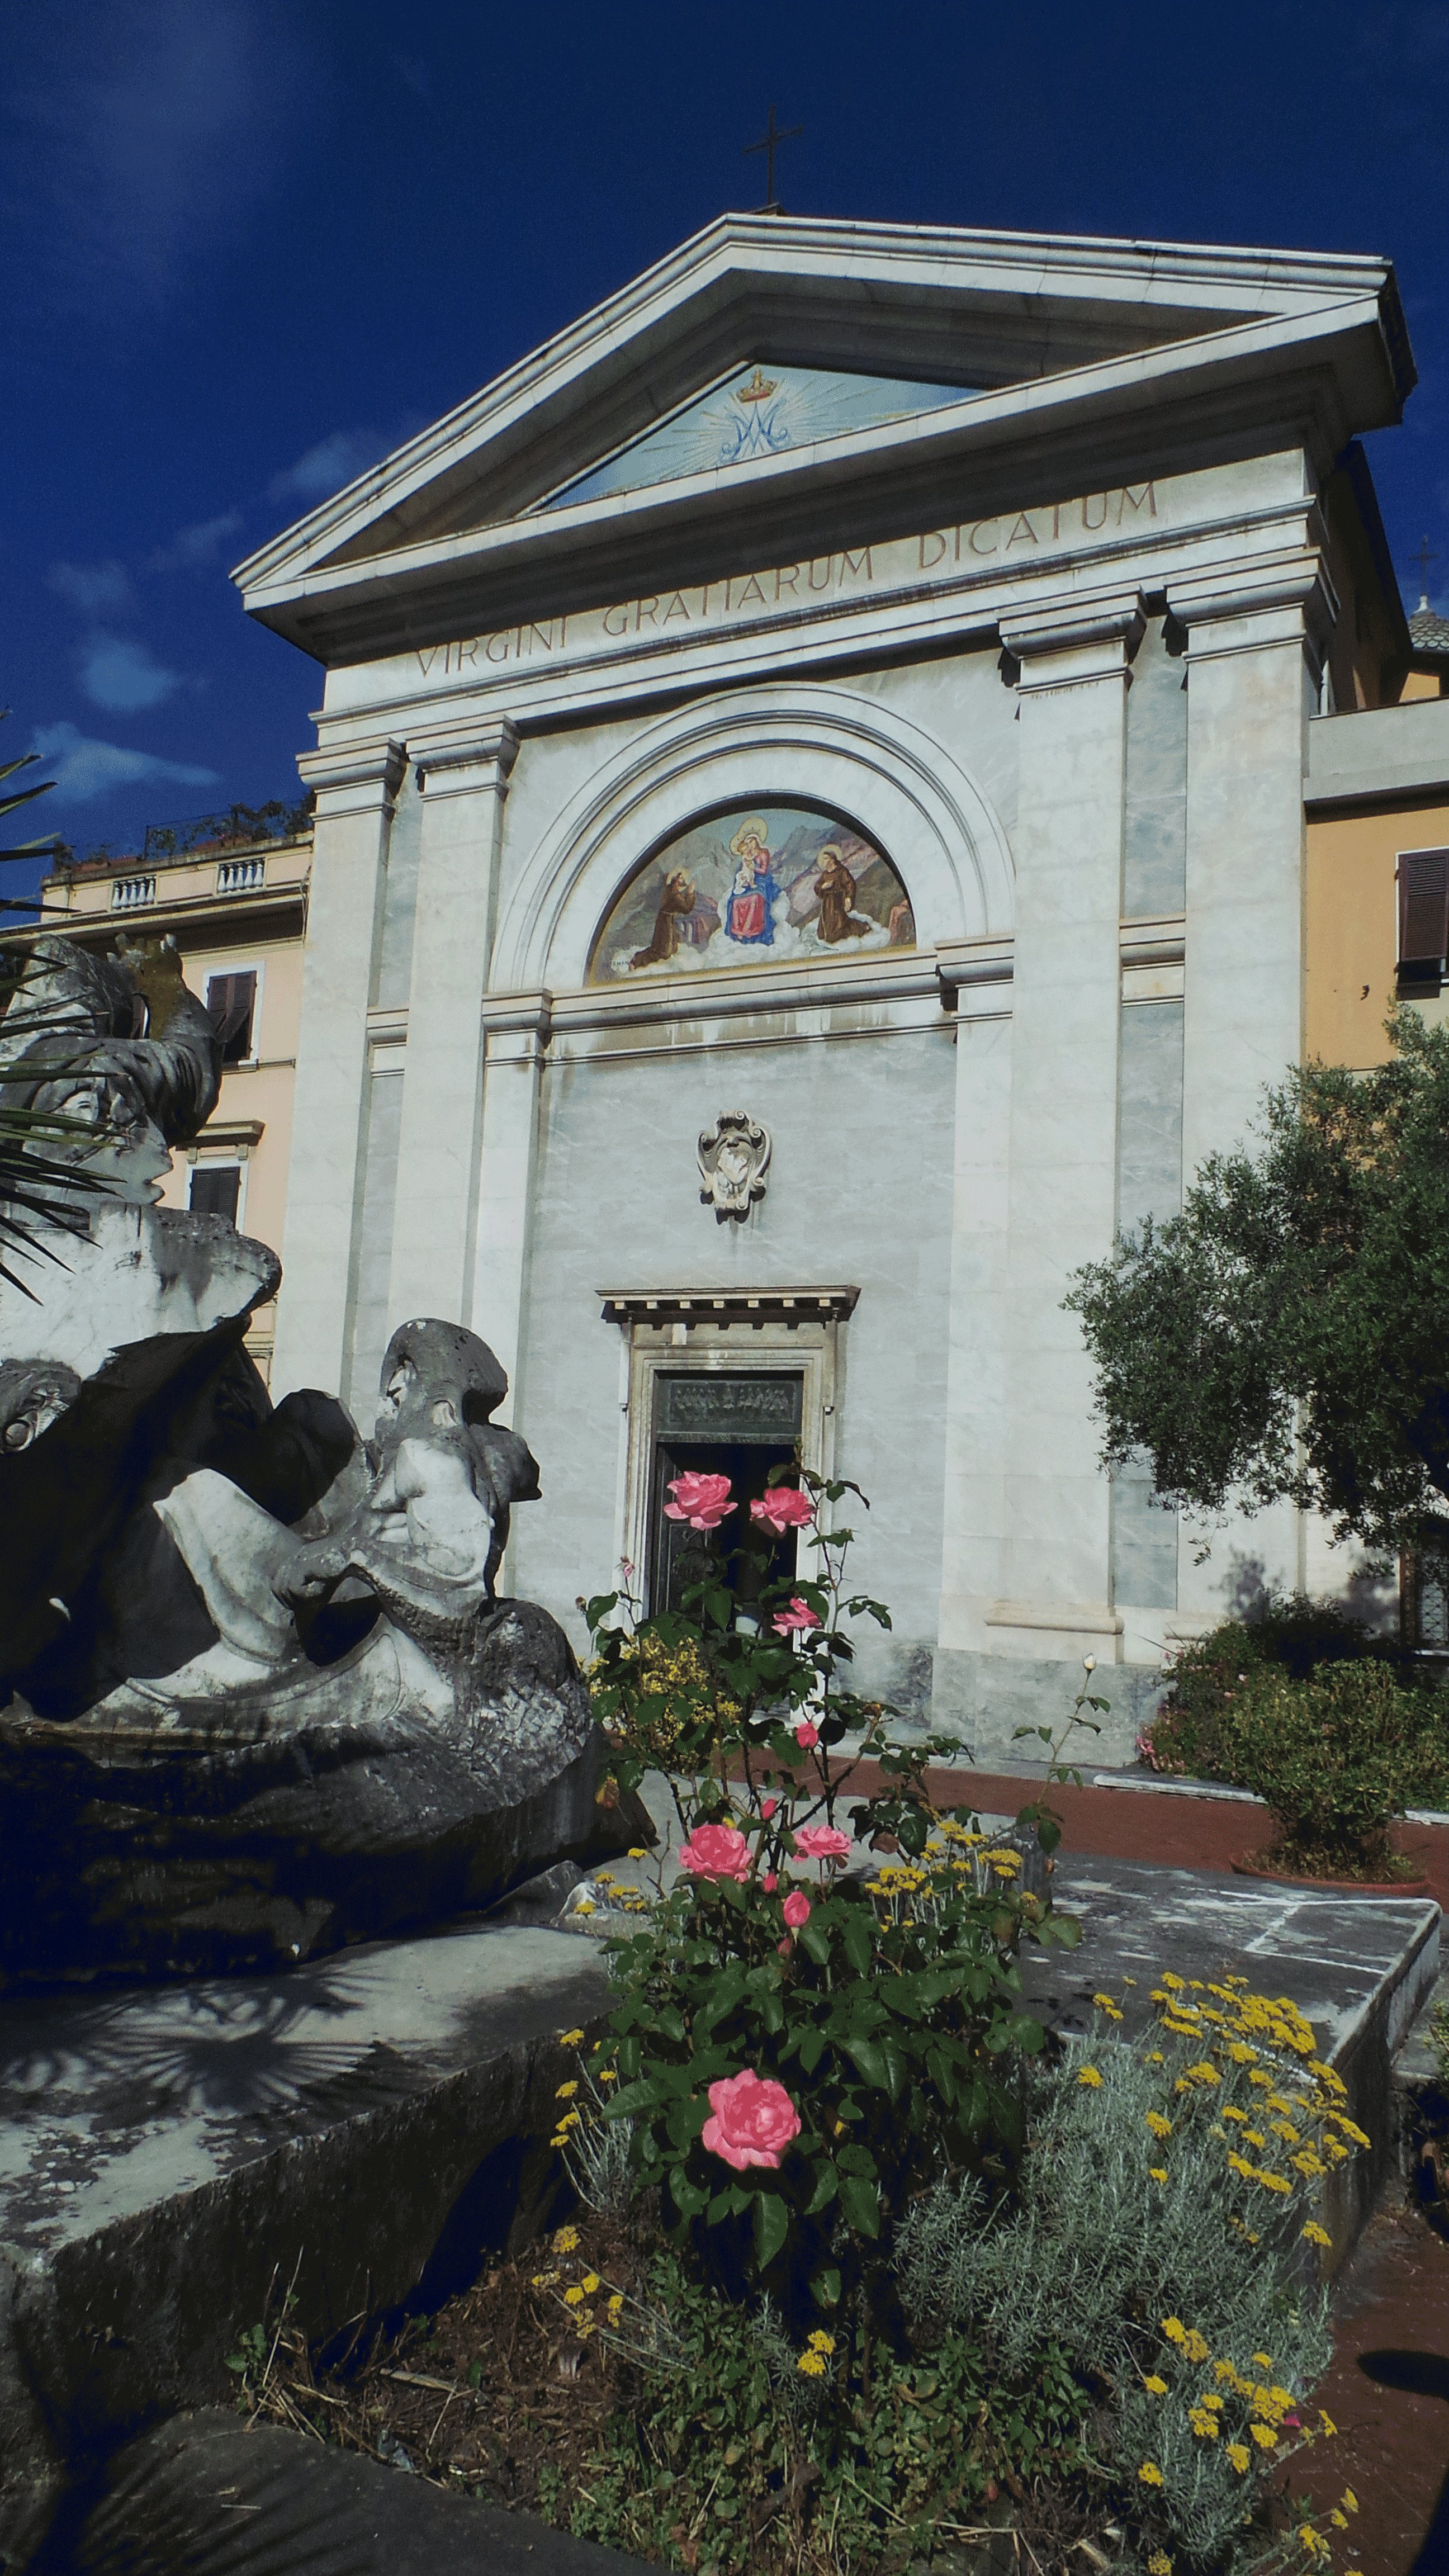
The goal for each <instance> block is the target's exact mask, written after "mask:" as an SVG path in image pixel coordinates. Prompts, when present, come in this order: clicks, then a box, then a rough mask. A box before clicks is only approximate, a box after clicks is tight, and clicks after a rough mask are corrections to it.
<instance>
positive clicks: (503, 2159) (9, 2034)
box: [0, 1926, 606, 2560]
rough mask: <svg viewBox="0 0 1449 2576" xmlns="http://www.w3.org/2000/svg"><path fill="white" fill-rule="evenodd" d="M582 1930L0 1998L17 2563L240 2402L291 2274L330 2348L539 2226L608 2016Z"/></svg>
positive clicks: (2, 2491)
mask: <svg viewBox="0 0 1449 2576" xmlns="http://www.w3.org/2000/svg"><path fill="white" fill-rule="evenodd" d="M605 1996H606V1986H605V1980H604V1972H603V1969H602V1966H601V1964H600V1962H599V1960H598V1958H597V1955H596V1954H595V1952H594V1951H593V1949H592V1948H591V1946H590V1945H589V1944H587V1943H585V1942H583V1941H580V1940H577V1939H573V1938H571V1937H570V1936H569V1935H567V1934H565V1933H557V1932H539V1931H530V1930H518V1929H498V1930H489V1929H487V1928H483V1927H478V1926H471V1927H469V1928H467V1929H465V1930H461V1931H458V1932H455V1933H447V1932H444V1933H440V1934H438V1935H437V1936H435V1937H434V1938H432V1939H424V1940H414V1941H407V1942H399V1943H396V1944H393V1945H379V1946H378V1947H376V1948H372V1949H367V1950H360V1951H354V1952H352V1953H349V1954H348V1955H347V1956H346V1957H343V1958H338V1959H333V1960H330V1961H327V1962H317V1963H312V1964H304V1965H303V1966H302V1967H300V1968H297V1969H294V1970H293V1971H292V1973H291V1974H290V1975H289V1976H287V1977H285V1978H265V1979H260V1978H259V1979H248V1980H242V1979H238V1980H235V1981H231V1980H227V1981H217V1982H212V1983H208V1984H202V1985H193V1986H189V1987H180V1988H177V1987H173V1988H163V1989H159V1990H157V1989H151V1990H143V1991H139V1992H138V1991H135V1990H132V1991H130V1992H127V1993H123V1994H114V1995H111V1996H108V1997H99V1996H79V1995H76V1996H67V1997H63V1998H60V1999H56V1998H53V1997H52V1998H48V1999H45V2000H44V2001H42V2000H41V1999H39V1998H34V1999H24V2000H13V2001H11V2002H10V2003H8V2004H7V2005H5V2006H4V2007H3V2009H0V2109H3V2114H4V2121H5V2125H4V2128H3V2130H0V2310H3V2315H0V2463H3V2465H0V2481H3V2485H0V2496H3V2499H4V2500H3V2501H0V2552H3V2553H7V2554H9V2555H11V2556H14V2557H17V2558H19V2559H21V2560H23V2558H24V2556H25V2554H26V2552H27V2550H28V2549H29V2548H31V2547H33V2546H34V2545H35V2543H36V2541H37V2540H38V2538H39V2535H40V2532H41V2530H42V2529H43V2528H44V2525H45V2522H46V2520H47V2518H48V2516H49V2513H50V2510H51V2507H52V2505H53V2503H54V2501H55V2498H56V2496H57V2495H58V2493H59V2491H60V2488H61V2486H62V2485H63V2483H64V2482H65V2481H66V2479H67V2478H68V2477H70V2476H73V2475H74V2474H75V2473H76V2472H77V2471H83V2470H84V2468H85V2466H86V2463H87V2462H88V2461H90V2460H92V2459H94V2458H97V2457H99V2456H101V2455H103V2454H105V2453H107V2452H109V2451H110V2450H112V2449H113V2448H114V2447H115V2446H116V2444H117V2443H118V2442H119V2441H121V2440H123V2439H125V2438H126V2437H127V2436H128V2435H131V2434H136V2433H140V2432H141V2431H143V2430H144V2429H145V2428H146V2427H147V2426H148V2425H150V2424H154V2423H156V2422H157V2421H158V2420H159V2419H161V2418H163V2417H165V2416H167V2415H170V2414H172V2413H174V2412H175V2411H176V2410H177V2409H178V2408H180V2407H183V2406H187V2405H196V2404H207V2403H215V2402H218V2401H220V2402H223V2403H224V2402H225V2401H226V2399H227V2398H228V2397H229V2396H230V2394H231V2388H232V2382H231V2379H230V2376H229V2374H228V2372H227V2370H226V2367H225V2362H226V2356H227V2354H228V2353H229V2352H232V2351H234V2350H235V2348H236V2344H237V2339H238V2336H239V2334H240V2333H241V2332H242V2331H243V2330H244V2329H245V2328H246V2327H247V2326H248V2325H251V2324H253V2323H256V2322H258V2321H259V2320H260V2319H261V2318H262V2316H263V2314H264V2313H265V2312H267V2309H268V2302H269V2301H270V2303H271V2311H270V2312H271V2313H272V2314H273V2315H276V2314H277V2312H278V2303H279V2302H280V2301H281V2299H282V2298H283V2296H284V2294H285V2293H286V2292H287V2291H288V2290H289V2289H290V2291H291V2295H292V2298H293V2302H294V2305H293V2308H292V2311H291V2313H292V2315H293V2316H294V2317H295V2319H296V2321H297V2322H298V2323H299V2324H300V2325H301V2326H302V2327H303V2328H304V2329H305V2331H306V2333H307V2334H308V2336H309V2337H312V2338H316V2339H325V2338H328V2337H332V2336H335V2335H339V2334H340V2333H341V2332H342V2331H343V2330H344V2329H350V2328H351V2327H352V2326H353V2325H354V2324H355V2323H356V2322H357V2321H358V2320H366V2319H368V2318H370V2317H375V2316H380V2315H383V2314H385V2313H386V2312H387V2311H388V2310H389V2309H390V2308H393V2307H395V2306H397V2305H398V2304H399V2303H400V2302H401V2301H403V2300H405V2299H407V2298H409V2297H410V2296H411V2295H413V2294H417V2295H418V2296H419V2297H421V2298H422V2299H424V2300H428V2299H430V2298H433V2297H439V2298H441V2297H445V2296H447V2295H448V2294H449V2293H450V2291H451V2290H452V2289H453V2288H454V2287H456V2286H459V2285H461V2283H462V2282H464V2281H466V2280H467V2279H469V2278H471V2277H472V2274H473V2273H474V2272H475V2271H476V2269H477V2265H478V2262H479V2260H480V2258H481V2256H482V2255H483V2253H484V2252H485V2251H486V2250H487V2249H488V2248H490V2247H496V2246H500V2245H505V2244H509V2243H515V2242H523V2241H526V2239H527V2236H528V2234H529V2232H530V2230H531V2228H532V2227H533V2226H535V2225H541V2224H542V2223H543V2222H544V2220H545V2219H546V2217H547V2212H548V2206H549V2200H550V2195H551V2194H552V2192H553V2191H554V2190H555V2189H556V2187H557V2179H558V2167H557V2160H556V2159H555V2158H554V2157H553V2156H552V2155H551V2152H550V2150H549V2146H548V2139H549V2136H550V2134H551V2131H552V2127H553V2122H554V2118H555V2115H556V2112H557V2103H556V2100H555V2095H554V2088H555V2086H556V2085H557V2084H558V2083H560V2082H561V2081H562V2080H563V2078H564V2076H565V2074H566V2073H567V2072H569V2071H570V2070H571V2066H572V2056H571V2053H566V2052H564V2051H562V2050H560V2049H559V2047H558V2046H557V2034H558V2033H559V2032H560V2031H562V2030H566V2029H568V2028H570V2027H572V2026H573V2025H575V2024H582V2023H587V2022H589V2021H591V2020H593V2019H594V2018H595V2017H597V2016H598V2015H599V2014H600V2013H601V2012H602V2010H603V2008H604V2003H605Z"/></svg>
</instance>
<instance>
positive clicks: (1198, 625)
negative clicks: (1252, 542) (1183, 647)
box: [1167, 546, 1338, 664]
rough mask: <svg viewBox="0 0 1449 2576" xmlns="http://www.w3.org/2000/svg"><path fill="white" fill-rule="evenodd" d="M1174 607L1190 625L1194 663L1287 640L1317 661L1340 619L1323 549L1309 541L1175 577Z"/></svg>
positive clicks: (1170, 599)
mask: <svg viewBox="0 0 1449 2576" xmlns="http://www.w3.org/2000/svg"><path fill="white" fill-rule="evenodd" d="M1167 607H1168V614H1169V615H1170V616H1171V617H1174V618H1175V619H1176V620H1177V623H1178V624H1179V626H1183V627H1185V628H1186V629H1187V659H1188V662H1189V664H1191V663H1193V662H1205V661H1212V660H1216V659H1217V658H1218V657H1219V656H1220V655H1223V654H1231V653H1264V652H1271V651H1272V650H1274V649H1275V648H1276V647H1279V646H1282V645H1285V644H1300V645H1302V646H1304V647H1305V648H1306V649H1308V650H1309V651H1310V652H1311V653H1312V655H1313V657H1314V659H1315V661H1317V660H1319V659H1321V658H1322V655H1323V652H1324V650H1325V649H1326V646H1327V643H1328V638H1329V636H1330V635H1331V633H1332V631H1333V627H1334V625H1335V622H1336V620H1337V617H1338V594H1337V592H1336V591H1335V589H1334V587H1333V583H1332V580H1331V579H1330V577H1329V572H1328V567H1327V565H1326V564H1325V563H1324V560H1323V557H1322V555H1321V554H1320V553H1319V552H1318V550H1317V548H1316V547H1313V546H1304V547H1301V548H1296V549H1295V550H1294V551H1293V552H1292V553H1291V554H1281V555H1274V556H1272V557H1271V558H1270V559H1269V560H1268V561H1267V562H1257V563H1254V562H1248V563H1237V564H1231V563H1230V564H1223V565H1220V566H1217V567H1215V568H1214V569H1213V570H1211V571H1206V572H1200V573H1188V574H1185V575H1184V576H1183V578H1182V579H1181V580H1179V581H1169V583H1168V585H1167Z"/></svg>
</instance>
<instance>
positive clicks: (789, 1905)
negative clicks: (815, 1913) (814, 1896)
mask: <svg viewBox="0 0 1449 2576" xmlns="http://www.w3.org/2000/svg"><path fill="white" fill-rule="evenodd" d="M780 1911H781V1913H782V1914H783V1915H784V1917H785V1921H786V1923H787V1924H788V1925H789V1927H790V1930H791V1931H792V1932H798V1931H799V1929H800V1926H801V1924H802V1923H808V1922H809V1920H810V1899H809V1897H808V1896H807V1895H806V1893H805V1890H804V1888H803V1887H792V1888H791V1890H790V1893H789V1895H788V1896H787V1897H786V1899H785V1902H784V1904H783V1905H782V1906H781V1908H780Z"/></svg>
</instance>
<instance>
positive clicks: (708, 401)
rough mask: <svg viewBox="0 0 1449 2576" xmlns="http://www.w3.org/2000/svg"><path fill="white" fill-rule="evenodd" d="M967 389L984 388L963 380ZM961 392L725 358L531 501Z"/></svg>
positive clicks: (553, 504) (626, 483)
mask: <svg viewBox="0 0 1449 2576" xmlns="http://www.w3.org/2000/svg"><path fill="white" fill-rule="evenodd" d="M971 390H984V388H972V389H971ZM963 399H964V390H963V388H962V387H961V386H960V385H932V384H921V383H918V382H916V381H915V380H914V379H913V378H911V377H907V376H869V375H861V374H859V373H856V372H852V371H848V370H843V369H840V368H834V367H781V366H771V367H768V368H766V367H763V366H762V365H761V364H760V362H759V360H758V359H756V361H755V363H754V365H753V366H750V365H748V364H747V365H746V366H745V367H744V368H743V370H741V369H740V368H738V367H732V368H731V369H730V370H729V372H728V374H727V375H725V376H722V377H721V378H720V380H719V382H718V383H717V384H713V385H711V386H710V387H709V389H708V390H707V392H705V393H702V394H697V395H696V396H695V397H694V399H693V400H692V401H691V402H687V403H683V404H681V406H680V408H679V410H678V411H677V412H675V413H674V414H673V416H672V417H671V418H670V419H668V420H665V421H661V423H660V425H659V427H658V428H657V429H651V430H646V432H645V434H644V436H643V437H642V438H636V439H634V440H632V441H631V442H630V443H629V445H627V446H625V447H621V448H618V449H616V451H615V453H614V454H613V455H612V456H608V457H605V458H604V460H603V461H602V463H601V464H598V465H595V466H594V467H592V468H591V470H590V471H589V472H588V473H587V474H581V475H578V476H576V477H575V478H574V479H573V480H572V481H571V482H568V483H566V484H565V485H564V486H563V488H562V490H561V491H558V492H552V493H550V494H549V495H548V497H547V499H546V500H543V501H540V502H538V503H536V504H535V506H536V507H537V508H538V509H541V510H559V509H567V508H571V507H574V506H576V505H577V504H578V503H579V502H582V501H598V500H603V499H604V498H605V497H606V496H607V495H608V494H609V493H611V492H638V491H642V490H643V489H644V487H645V485H646V484H650V483H677V482H680V481H682V480H683V478H684V477H685V476H686V475H690V474H709V473H735V472H738V471H739V470H740V469H741V468H747V467H749V466H751V465H763V464H765V463H766V462H768V460H769V459H770V458H771V457H774V456H782V455H784V453H785V452H786V450H787V449H790V450H793V451H794V452H795V453H796V454H798V453H799V451H800V449H801V448H802V447H813V446H815V445H816V444H817V443H818V441H819V440H821V439H825V438H846V437H849V436H850V435H851V434H852V433H853V432H856V431H860V430H871V429H886V428H889V427H891V426H893V425H894V423H896V422H897V421H902V420H912V419H915V418H916V417H917V416H918V415H919V414H920V413H921V412H928V411H939V410H940V409H941V407H942V405H943V404H946V403H958V402H961V401H962V400H963Z"/></svg>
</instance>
